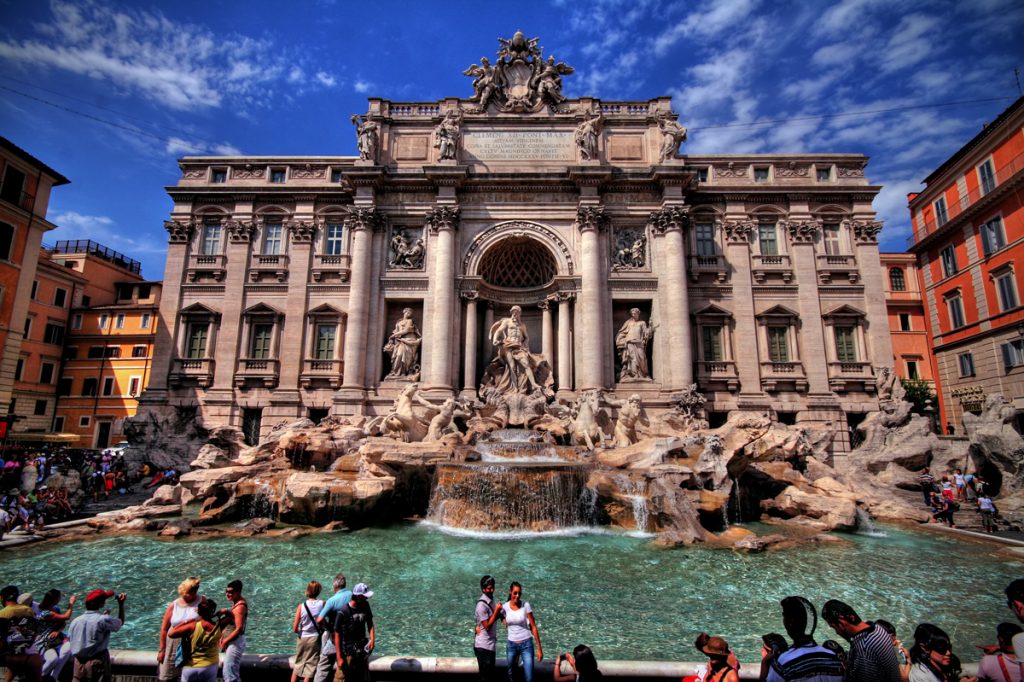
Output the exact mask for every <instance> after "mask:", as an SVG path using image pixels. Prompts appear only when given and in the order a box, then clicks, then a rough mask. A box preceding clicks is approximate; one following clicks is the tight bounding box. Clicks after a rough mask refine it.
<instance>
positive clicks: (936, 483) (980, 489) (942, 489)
mask: <svg viewBox="0 0 1024 682" xmlns="http://www.w3.org/2000/svg"><path fill="white" fill-rule="evenodd" d="M917 480H918V482H919V483H920V484H921V495H922V497H923V498H924V504H925V505H927V506H928V507H930V508H931V510H932V520H934V521H935V522H937V523H944V524H946V525H947V526H949V527H950V528H956V522H955V518H954V514H955V513H956V512H958V511H960V510H961V509H962V508H963V507H962V505H969V506H972V507H974V508H976V509H977V510H978V512H979V513H980V514H981V523H982V529H983V530H984V531H985V532H986V533H990V534H991V533H995V531H996V517H997V516H998V514H999V509H998V508H997V507H996V505H995V502H993V501H992V492H993V491H992V486H991V485H990V484H989V483H988V482H987V481H986V480H985V479H984V478H983V477H982V476H981V474H971V473H966V474H965V473H964V471H963V469H956V470H955V471H954V472H953V475H952V476H948V475H945V476H943V477H942V478H941V479H939V480H936V478H935V475H934V474H932V473H931V471H930V470H929V469H928V467H925V468H924V469H922V470H921V473H920V474H918V477H917Z"/></svg>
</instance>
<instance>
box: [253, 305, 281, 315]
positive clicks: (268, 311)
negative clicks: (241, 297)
mask: <svg viewBox="0 0 1024 682" xmlns="http://www.w3.org/2000/svg"><path fill="white" fill-rule="evenodd" d="M244 314H245V315H284V313H282V312H281V311H280V310H278V309H277V308H275V307H273V306H270V305H267V304H266V303H257V304H255V305H252V306H250V307H248V308H246V309H245V312H244Z"/></svg>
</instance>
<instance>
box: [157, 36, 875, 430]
mask: <svg viewBox="0 0 1024 682" xmlns="http://www.w3.org/2000/svg"><path fill="white" fill-rule="evenodd" d="M573 71H574V69H573V67H572V66H570V65H568V64H566V63H564V62H562V61H559V60H558V59H557V58H555V57H553V56H551V55H550V54H547V53H545V52H544V50H543V48H542V47H540V45H539V43H538V40H537V39H536V38H528V37H527V36H525V35H524V34H522V33H516V34H515V35H513V36H512V37H511V38H508V39H504V38H503V39H500V40H499V44H498V50H497V53H496V54H495V55H494V56H493V57H482V58H480V59H479V60H478V61H477V62H475V63H473V64H472V65H470V66H469V67H468V68H467V69H466V70H465V72H464V73H465V75H466V76H467V80H466V87H465V92H464V94H463V96H460V97H455V96H453V97H448V98H445V99H442V100H438V101H433V102H394V101H390V100H387V99H382V98H376V97H373V98H370V99H369V106H368V109H367V111H366V112H364V113H361V114H357V115H353V116H352V117H351V121H352V124H353V126H354V130H353V133H354V137H355V139H356V142H357V145H358V150H359V155H358V157H338V156H320V157H185V158H183V159H181V162H180V163H181V168H182V178H181V180H180V181H179V182H178V184H177V185H176V186H175V187H172V188H171V189H170V190H169V192H170V194H171V197H172V198H173V199H174V209H173V212H172V215H171V219H170V220H169V221H168V223H167V227H168V234H169V236H170V245H169V248H168V265H167V279H166V281H165V292H166V295H165V298H164V306H163V310H162V312H163V315H164V319H165V320H166V324H167V333H168V334H169V336H170V337H171V338H170V339H169V340H168V343H167V344H165V346H164V353H163V355H162V357H161V358H160V360H159V362H158V364H159V365H160V367H159V369H161V371H160V372H155V375H156V376H167V377H168V384H167V386H166V388H163V387H159V386H158V387H155V388H153V389H151V391H150V393H149V395H148V396H147V400H150V401H159V400H165V401H169V402H171V403H175V402H177V403H181V404H194V405H197V406H198V407H199V409H200V410H201V412H202V413H203V414H204V416H208V417H209V418H210V419H211V420H215V421H227V422H229V423H234V424H238V425H241V424H242V423H243V422H246V420H248V422H246V423H248V424H249V425H250V427H251V425H252V423H254V420H256V421H257V423H262V429H263V430H264V431H266V430H267V429H268V428H269V427H270V425H272V424H275V423H278V422H280V421H282V420H284V419H292V418H295V417H301V416H313V417H314V418H317V417H322V416H324V415H326V414H336V415H349V414H367V415H368V416H374V415H380V414H384V413H386V412H387V411H388V410H389V409H390V408H391V406H392V403H393V401H394V400H395V399H396V398H398V397H399V396H402V395H406V394H408V395H412V391H411V390H410V389H409V386H410V384H412V383H416V384H417V385H418V395H419V396H421V397H426V398H427V399H430V400H433V401H434V403H435V404H436V402H437V400H440V399H444V398H446V397H452V398H457V399H459V400H462V401H463V403H464V404H467V403H469V402H474V403H476V404H479V403H481V402H491V403H494V402H502V401H503V402H504V403H507V404H508V413H509V422H510V424H513V425H515V424H518V423H525V422H528V420H529V414H531V410H534V411H535V410H536V409H542V408H538V405H540V406H543V405H549V406H550V405H552V404H554V403H556V402H558V401H560V402H563V403H568V402H570V401H572V400H575V399H578V398H579V397H580V396H581V394H582V393H583V392H586V391H590V390H592V389H600V390H601V391H604V394H603V395H604V396H606V398H604V397H602V398H601V400H606V404H607V405H608V406H609V411H610V412H612V413H614V412H615V409H616V408H615V405H616V404H617V403H620V404H621V402H622V400H623V399H624V398H625V397H626V396H631V395H634V394H635V395H637V396H639V398H640V400H642V402H643V405H644V406H645V408H646V409H647V410H648V412H650V413H656V412H658V411H660V410H667V409H670V407H671V405H672V399H673V396H675V395H676V394H677V393H678V392H680V391H684V390H685V389H687V388H688V387H690V386H691V385H693V384H696V385H697V387H698V389H699V390H700V391H701V392H702V393H703V394H704V396H705V397H706V398H707V402H706V409H707V410H708V413H709V419H711V421H712V422H714V421H715V420H721V419H724V417H725V415H727V414H728V413H730V412H732V411H735V410H751V411H758V412H765V411H769V412H771V413H772V414H773V416H777V417H778V418H779V419H780V420H783V421H787V422H804V421H816V422H821V421H832V422H834V423H836V424H837V425H838V426H842V428H840V429H838V430H839V431H840V432H841V433H845V431H846V429H845V426H843V423H844V419H845V417H846V415H848V414H850V413H853V414H854V415H860V414H864V413H867V412H869V411H872V410H875V409H877V407H878V401H877V397H876V378H875V373H876V372H875V366H883V365H890V364H891V359H892V351H891V346H890V342H889V336H888V327H887V323H886V312H885V303H884V296H883V290H882V278H881V269H880V266H879V259H878V245H877V234H878V231H879V229H880V227H881V225H880V224H879V223H878V222H877V221H876V220H875V214H874V212H873V210H872V207H871V202H872V199H873V197H874V196H875V195H876V194H877V192H878V191H879V189H880V188H879V187H877V186H871V185H869V184H868V182H867V180H866V179H865V174H864V169H865V166H866V164H867V158H866V157H864V156H863V155H859V154H803V153H793V154H776V155H741V154H729V153H728V152H729V150H722V152H723V154H720V155H701V156H697V155H687V154H686V153H685V150H686V147H685V143H686V139H687V131H686V129H685V127H684V126H683V125H682V124H681V123H680V122H679V120H678V116H677V113H676V112H674V111H673V110H672V106H671V100H670V98H668V97H658V98H655V99H651V100H645V101H608V100H599V99H596V98H592V97H575V98H573V97H569V96H568V95H567V94H566V91H567V87H566V86H567V85H568V84H569V83H570V82H571V80H570V79H571V78H572V77H573ZM162 372H163V373H162ZM840 438H842V436H840ZM839 447H840V448H841V447H843V445H842V443H840V445H839Z"/></svg>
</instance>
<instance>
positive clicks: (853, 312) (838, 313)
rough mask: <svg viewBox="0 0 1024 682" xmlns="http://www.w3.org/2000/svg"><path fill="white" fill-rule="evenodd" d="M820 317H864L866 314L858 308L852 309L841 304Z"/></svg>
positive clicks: (850, 306) (847, 305)
mask: <svg viewBox="0 0 1024 682" xmlns="http://www.w3.org/2000/svg"><path fill="white" fill-rule="evenodd" d="M822 317H823V318H825V319H828V318H831V317H866V313H865V312H864V311H863V310H860V309H859V308H854V307H853V306H852V305H849V304H843V305H841V306H838V307H836V308H833V309H832V310H830V311H828V312H827V313H825V314H824V315H822Z"/></svg>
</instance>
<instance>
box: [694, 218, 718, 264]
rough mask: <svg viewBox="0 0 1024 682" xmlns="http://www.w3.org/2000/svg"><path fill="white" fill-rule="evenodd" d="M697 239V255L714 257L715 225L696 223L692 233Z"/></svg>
mask: <svg viewBox="0 0 1024 682" xmlns="http://www.w3.org/2000/svg"><path fill="white" fill-rule="evenodd" d="M694 232H695V235H696V237H697V255H698V256H714V255H715V225H714V223H697V228H696V230H695V231H694Z"/></svg>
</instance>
